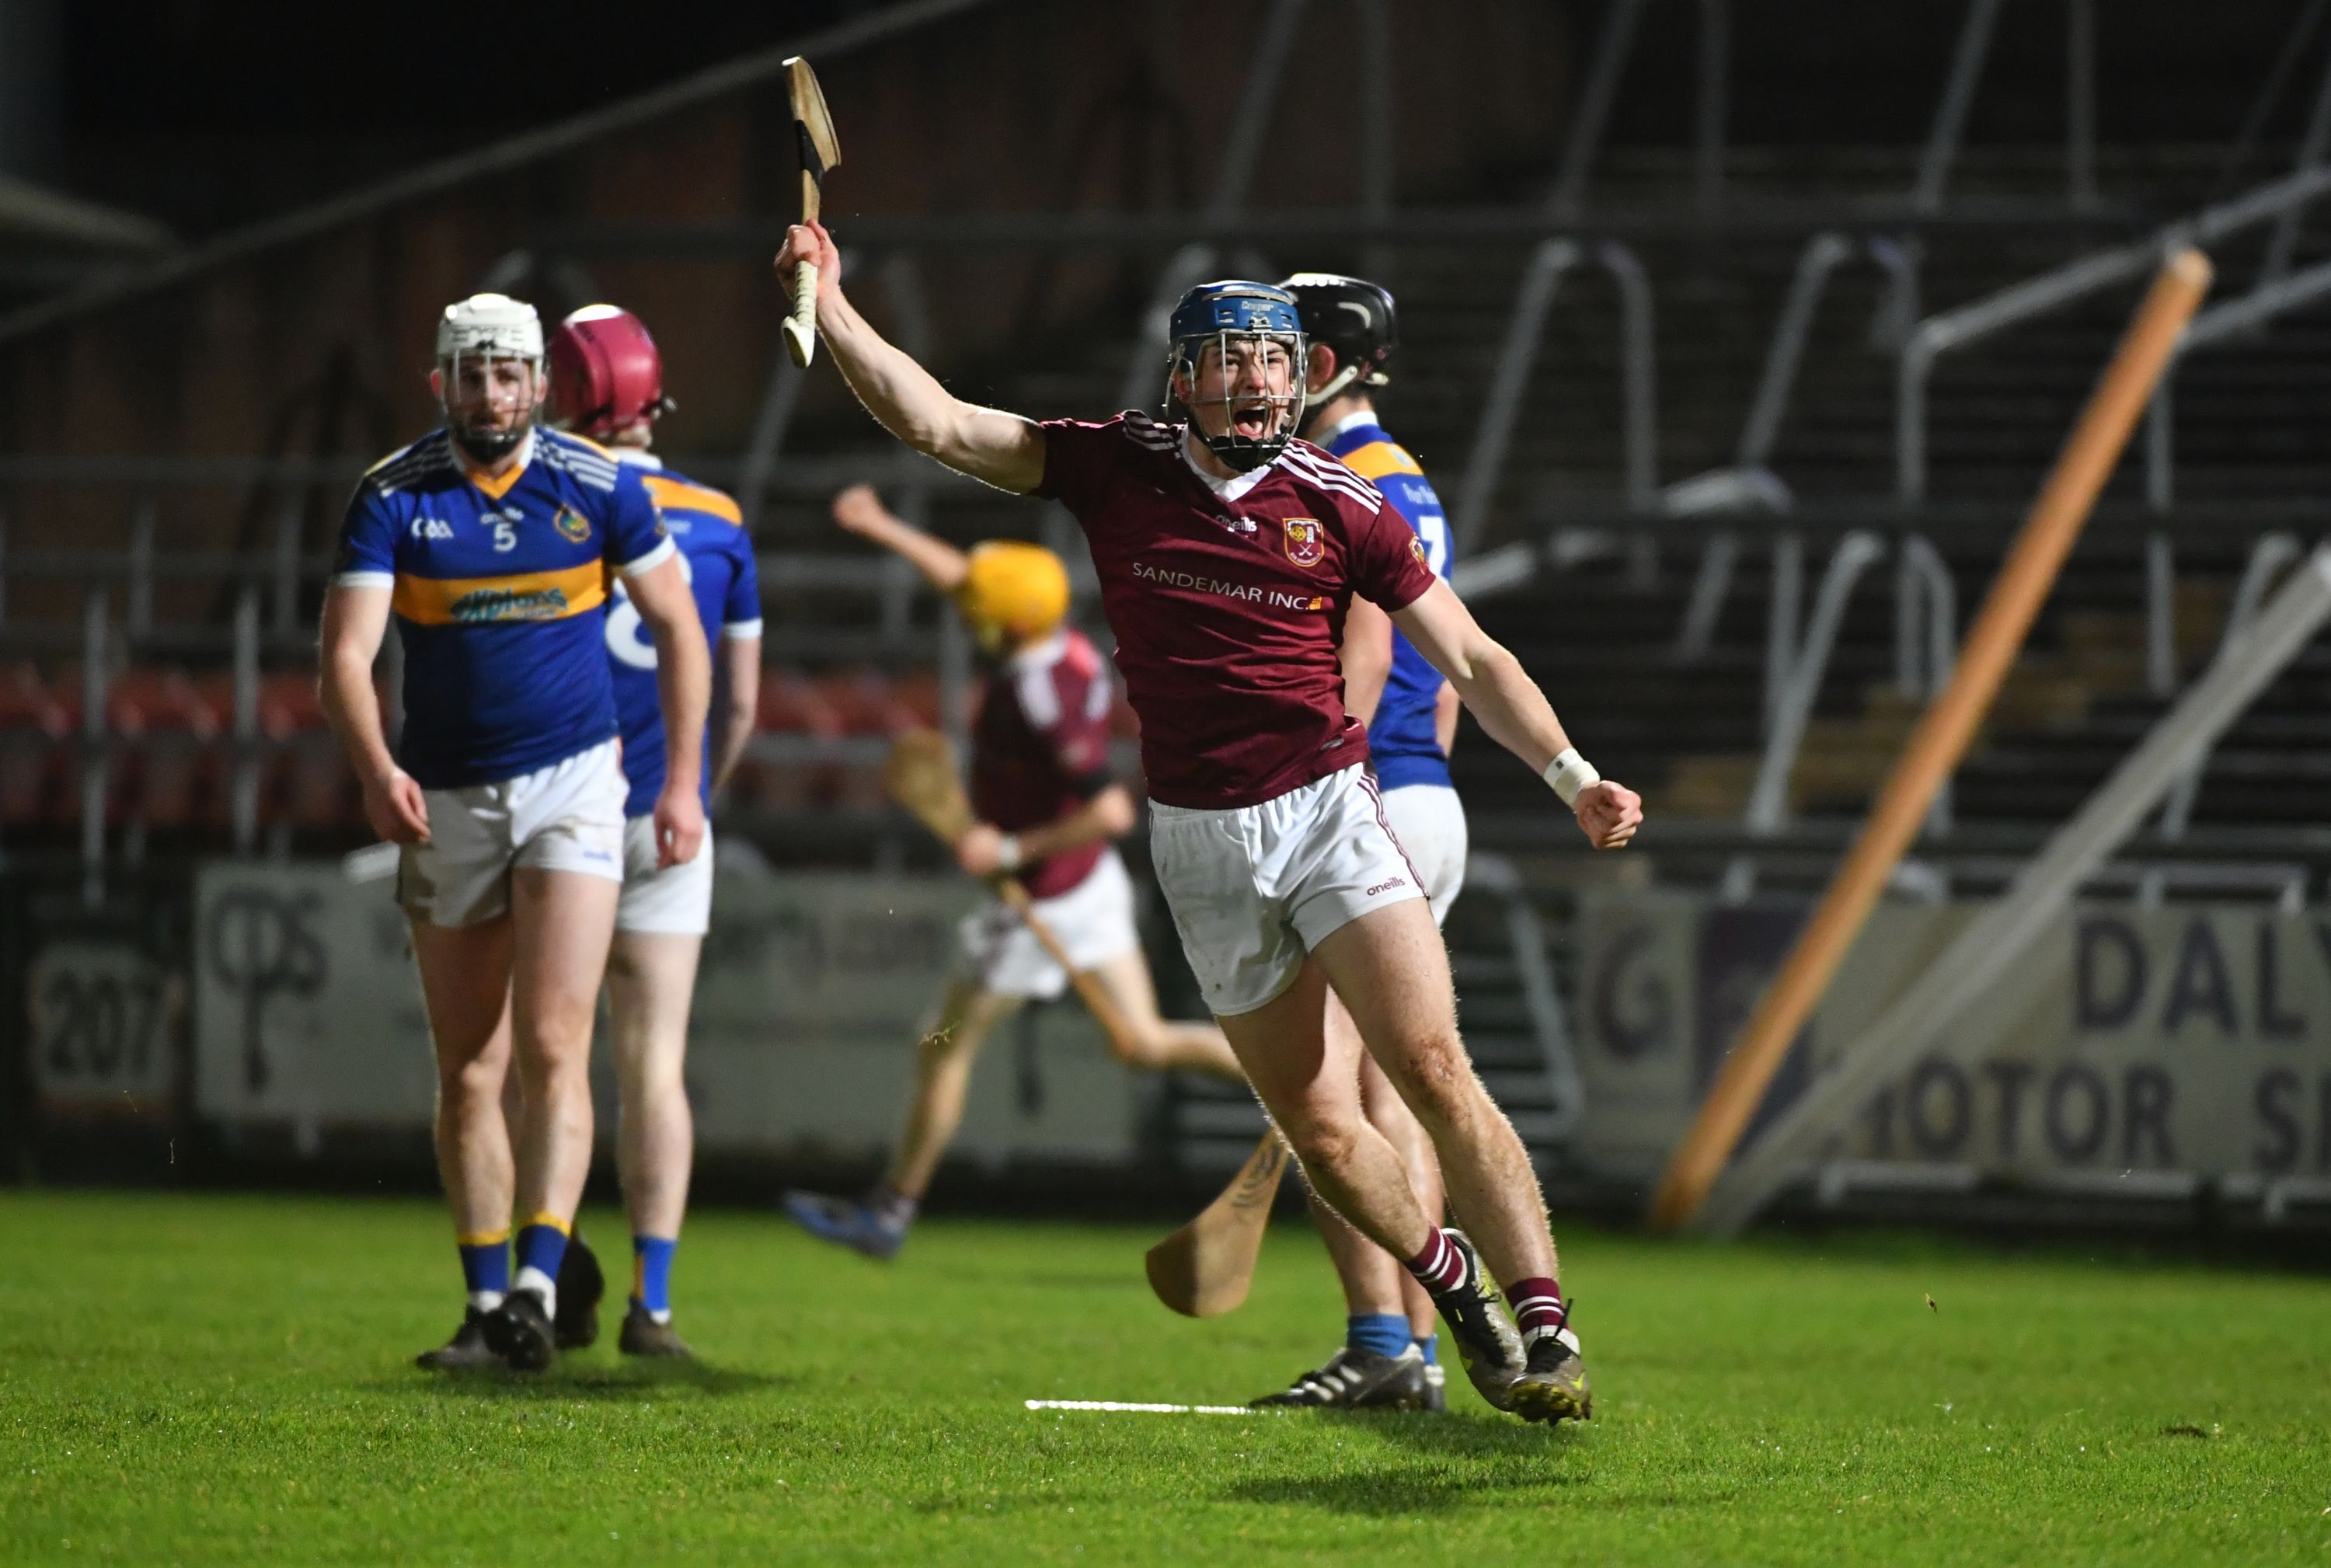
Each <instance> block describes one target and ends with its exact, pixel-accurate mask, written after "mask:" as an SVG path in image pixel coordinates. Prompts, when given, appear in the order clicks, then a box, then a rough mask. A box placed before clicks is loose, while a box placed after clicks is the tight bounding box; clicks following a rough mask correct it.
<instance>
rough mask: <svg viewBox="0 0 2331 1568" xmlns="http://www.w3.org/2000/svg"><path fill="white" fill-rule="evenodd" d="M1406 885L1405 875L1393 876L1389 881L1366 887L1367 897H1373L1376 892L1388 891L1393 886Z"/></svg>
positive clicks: (1400, 886) (1401, 886)
mask: <svg viewBox="0 0 2331 1568" xmlns="http://www.w3.org/2000/svg"><path fill="white" fill-rule="evenodd" d="M1407 886H1408V879H1407V878H1406V877H1394V879H1392V880H1391V881H1389V882H1378V883H1377V884H1376V885H1375V887H1373V888H1370V889H1368V897H1369V898H1375V896H1376V895H1377V894H1378V893H1389V892H1391V891H1392V890H1393V889H1394V888H1405V887H1407Z"/></svg>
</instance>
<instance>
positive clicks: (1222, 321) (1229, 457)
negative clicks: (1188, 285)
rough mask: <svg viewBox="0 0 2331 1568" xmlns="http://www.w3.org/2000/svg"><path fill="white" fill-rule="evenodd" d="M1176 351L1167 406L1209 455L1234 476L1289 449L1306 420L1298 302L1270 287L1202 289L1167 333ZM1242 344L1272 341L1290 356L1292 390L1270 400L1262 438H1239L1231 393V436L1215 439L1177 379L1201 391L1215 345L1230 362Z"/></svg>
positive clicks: (1226, 418)
mask: <svg viewBox="0 0 2331 1568" xmlns="http://www.w3.org/2000/svg"><path fill="white" fill-rule="evenodd" d="M1166 332H1167V335H1168V336H1169V337H1171V338H1172V339H1173V352H1172V354H1171V355H1170V356H1168V357H1167V359H1166V407H1167V408H1168V409H1169V410H1175V411H1178V412H1179V413H1180V414H1181V415H1182V417H1184V418H1185V419H1187V420H1188V421H1189V423H1190V432H1191V433H1192V434H1193V435H1194V436H1196V437H1197V438H1198V439H1199V440H1200V441H1202V442H1205V444H1206V450H1207V451H1211V452H1213V454H1214V456H1215V457H1217V458H1219V459H1221V460H1222V461H1223V463H1225V464H1226V465H1228V466H1229V467H1230V468H1231V469H1232V470H1235V471H1237V472H1239V473H1245V472H1247V471H1249V470H1252V469H1258V468H1261V466H1262V465H1263V464H1264V463H1267V462H1269V461H1270V460H1271V459H1273V458H1275V457H1277V456H1278V455H1279V454H1280V452H1281V451H1284V450H1285V449H1286V446H1287V443H1288V442H1289V441H1290V440H1291V439H1293V437H1294V435H1295V430H1296V426H1297V425H1298V424H1299V423H1301V421H1302V417H1303V386H1304V376H1303V321H1302V318H1301V316H1300V315H1299V313H1298V312H1297V310H1296V308H1295V296H1294V295H1292V294H1289V292H1288V291H1287V290H1284V289H1280V288H1277V287H1275V286H1273V285H1271V284H1269V283H1248V282H1240V281H1236V280H1230V281H1224V282H1219V283H1201V284H1199V285H1198V286H1197V287H1196V288H1194V289H1193V290H1190V291H1189V292H1188V293H1186V294H1185V295H1183V296H1182V299H1181V302H1180V303H1179V304H1177V305H1175V307H1174V315H1173V318H1172V319H1171V320H1170V321H1169V322H1168V324H1167V327H1166ZM1235 341H1251V342H1258V343H1260V342H1271V343H1276V344H1278V345H1279V346H1280V347H1281V348H1282V349H1284V350H1285V352H1286V355H1287V374H1288V379H1287V390H1286V391H1285V392H1284V393H1266V394H1265V395H1264V396H1263V398H1262V400H1261V401H1262V404H1263V409H1262V413H1263V427H1262V433H1261V434H1260V435H1242V434H1241V433H1240V432H1239V428H1238V419H1237V410H1236V408H1235V406H1234V404H1235V402H1236V401H1237V400H1233V399H1232V397H1230V396H1229V395H1228V394H1227V392H1225V394H1224V395H1223V400H1222V406H1223V433H1222V434H1220V435H1213V434H1210V433H1208V432H1207V431H1206V429H1205V427H1204V425H1203V424H1201V423H1199V422H1198V419H1197V417H1196V415H1195V414H1194V413H1192V412H1191V411H1190V409H1189V407H1188V406H1187V405H1186V404H1185V403H1184V402H1183V400H1182V398H1181V396H1180V395H1179V394H1177V393H1175V390H1174V377H1175V375H1176V374H1177V373H1180V372H1183V371H1185V370H1186V371H1187V372H1188V374H1189V376H1190V379H1191V382H1192V384H1193V390H1195V383H1196V381H1197V375H1198V358H1199V356H1200V354H1201V353H1202V352H1203V351H1204V349H1205V347H1206V346H1207V345H1208V344H1212V345H1213V346H1214V347H1217V348H1219V349H1220V350H1221V351H1222V353H1223V357H1224V358H1226V359H1227V358H1228V357H1229V355H1230V350H1231V345H1232V343H1233V342H1235Z"/></svg>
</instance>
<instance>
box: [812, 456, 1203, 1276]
mask: <svg viewBox="0 0 2331 1568" xmlns="http://www.w3.org/2000/svg"><path fill="white" fill-rule="evenodd" d="M833 517H834V520H835V521H836V522H838V523H840V524H841V525H842V527H844V528H845V529H847V530H848V531H850V532H851V533H852V534H855V535H857V536H858V537H860V538H862V539H867V540H871V542H873V543H875V544H878V545H880V546H883V547H884V548H886V549H890V550H895V551H897V552H898V553H899V555H900V556H905V557H906V558H907V559H908V560H909V561H910V562H912V563H913V564H914V566H915V568H916V569H917V570H918V571H919V572H921V573H922V575H923V576H924V577H925V578H926V579H928V581H929V583H930V584H931V586H933V587H934V588H937V590H938V591H939V592H940V593H942V594H948V595H950V596H951V597H953V598H954V600H955V601H956V606H957V607H958V608H959V609H960V610H961V611H962V613H963V618H964V621H965V622H966V624H968V625H969V626H970V628H971V631H972V635H973V636H974V638H975V639H976V641H978V643H979V648H980V653H981V656H982V658H983V660H985V662H986V663H987V665H988V666H989V669H988V679H987V690H986V694H985V696H984V697H983V698H981V699H980V704H979V716H978V717H977V718H976V719H975V720H974V721H973V724H972V734H971V803H972V807H973V809H974V810H975V811H976V812H977V813H979V817H980V820H979V821H978V822H974V823H973V824H972V826H971V829H970V831H968V832H966V833H965V834H964V835H963V837H962V838H961V839H959V840H958V841H956V845H955V852H956V860H958V861H959V862H961V864H962V866H963V869H964V870H966V871H968V872H970V873H971V874H972V875H973V876H975V877H991V876H994V875H996V874H997V873H999V872H1001V873H1004V874H1008V875H1012V876H1016V877H1018V878H1019V879H1020V880H1021V882H1022V883H1023V885H1024V886H1025V887H1026V888H1027V889H1028V891H1029V892H1030V893H1031V894H1032V895H1033V896H1034V898H1035V911H1034V912H1035V915H1036V917H1037V918H1038V919H1040V920H1042V921H1043V923H1044V924H1045V926H1046V927H1048V928H1050V929H1051V931H1053V932H1055V933H1056V934H1057V935H1058V936H1059V937H1060V940H1061V945H1062V946H1063V947H1064V948H1066V950H1067V952H1068V955H1069V957H1070V960H1071V961H1072V962H1073V963H1074V964H1075V965H1076V966H1077V968H1078V969H1079V970H1080V972H1082V973H1085V974H1090V975H1092V976H1093V978H1095V979H1096V980H1098V981H1099V982H1100V984H1101V987H1102V989H1103V990H1105V991H1106V992H1108V995H1109V999H1110V1001H1112V1002H1113V1003H1115V1004H1116V1007H1117V1012H1118V1017H1120V1018H1121V1019H1123V1020H1124V1022H1125V1023H1126V1025H1127V1031H1126V1037H1125V1038H1124V1039H1123V1040H1121V1041H1120V1040H1118V1039H1116V1038H1114V1037H1112V1039H1111V1040H1110V1042H1109V1043H1110V1045H1111V1047H1112V1048H1113V1049H1115V1050H1117V1051H1118V1060H1122V1061H1123V1062H1124V1063H1125V1065H1126V1066H1127V1067H1131V1068H1143V1069H1151V1070H1163V1069H1168V1068H1185V1069H1192V1070H1194V1071H1197V1072H1205V1073H1212V1074H1213V1075H1215V1076H1216V1077H1219V1078H1228V1079H1239V1077H1240V1074H1239V1066H1238V1061H1237V1059H1236V1058H1234V1057H1232V1054H1231V1049H1230V1047H1229V1046H1228V1045H1227V1044H1225V1043H1224V1042H1223V1036H1222V1032H1221V1031H1219V1030H1217V1029H1215V1028H1214V1027H1213V1025H1212V1024H1205V1023H1173V1022H1167V1021H1166V1020H1165V1019H1163V1018H1160V1017H1159V1016H1158V1014H1157V992H1156V987H1155V986H1154V985H1153V984H1151V983H1150V979H1149V963H1148V960H1146V958H1144V957H1143V956H1142V953H1141V936H1140V933H1139V932H1138V930H1137V928H1136V927H1135V925H1134V918H1133V884H1132V882H1131V881H1129V880H1128V879H1127V877H1126V874H1125V863H1124V862H1123V861H1121V860H1118V858H1117V851H1115V850H1114V849H1112V848H1110V847H1109V841H1110V840H1112V839H1118V838H1122V837H1123V836H1124V835H1125V834H1127V833H1128V832H1132V830H1133V823H1134V809H1133V797H1132V796H1131V795H1130V794H1127V792H1126V788H1125V786H1124V785H1123V784H1119V783H1118V781H1117V777H1116V775H1115V774H1114V773H1113V772H1112V771H1111V769H1110V767H1109V764H1108V718H1109V712H1110V709H1111V708H1113V707H1114V706H1115V698H1116V695H1117V692H1116V686H1115V684H1114V683H1113V682H1112V681H1111V680H1110V679H1109V678H1108V667H1107V665H1105V664H1104V663H1103V662H1102V660H1101V656H1100V654H1099V652H1098V651H1096V650H1095V649H1094V648H1093V645H1092V643H1091V642H1090V641H1089V640H1088V639H1087V638H1086V636H1085V634H1084V633H1083V632H1079V631H1078V630H1076V629H1075V628H1074V627H1072V626H1069V625H1066V624H1065V623H1064V622H1066V620H1067V617H1068V611H1069V574H1068V571H1067V569H1066V568H1065V567H1063V566H1062V565H1061V558H1060V557H1059V556H1055V555H1053V554H1052V552H1051V551H1050V550H1047V549H1044V548H1042V547H1041V546H1036V545H1026V544H1021V543H1019V542H1017V541H1016V540H1011V539H990V540H988V541H987V542H986V543H985V544H983V545H980V546H976V547H975V548H974V549H972V550H971V551H970V552H969V553H968V554H966V552H964V551H962V550H958V549H956V547H955V546H953V545H950V544H948V543H947V541H946V540H945V539H940V538H935V537H932V536H931V535H929V534H927V533H925V532H923V531H922V530H921V529H920V528H918V527H913V526H912V525H910V524H909V523H907V522H906V521H904V520H903V519H901V518H896V517H893V516H891V515H890V509H889V508H886V507H885V506H883V504H882V501H881V498H880V497H879V496H877V495H876V494H875V493H874V492H873V490H871V489H869V488H868V487H866V486H864V485H853V486H852V487H851V488H850V489H846V490H844V491H842V493H841V494H840V495H838V496H836V497H834V498H833ZM961 938H962V944H963V957H962V964H961V967H960V968H959V969H958V971H957V972H956V975H955V977H954V979H953V981H952V982H951V983H950V984H949V985H948V986H947V994H946V996H945V997H944V998H943V999H942V1000H941V1002H940V1003H939V1009H938V1014H937V1017H936V1018H935V1019H934V1020H933V1021H932V1022H931V1025H930V1027H929V1028H928V1029H926V1030H924V1031H923V1035H922V1040H921V1042H920V1043H919V1044H918V1046H917V1048H916V1051H915V1087H914V1092H913V1094H912V1095H911V1096H910V1097H909V1100H908V1102H907V1116H906V1122H905V1125H904V1126H902V1127H901V1128H900V1129H899V1146H898V1147H897V1148H896V1149H894V1150H893V1151H891V1155H890V1169H889V1170H888V1171H886V1172H885V1173H884V1174H883V1177H882V1180H881V1181H880V1182H879V1183H876V1184H875V1187H874V1190H873V1191H872V1192H871V1193H867V1194H866V1195H865V1196H864V1197H863V1198H841V1197H832V1196H828V1195H826V1194H823V1193H787V1194H786V1195H785V1212H787V1213H789V1214H791V1215H792V1216H793V1217H794V1221H796V1222H797V1223H799V1224H800V1225H801V1226H802V1228H803V1229H804V1230H806V1231H809V1232H810V1233H811V1234H812V1235H814V1236H820V1237H823V1238H824V1239H825V1240H828V1241H834V1242H839V1243H840V1244H842V1246H845V1247H854V1248H856V1249H857V1250H859V1251H861V1252H863V1253H865V1254H866V1255H867V1256H868V1257H870V1258H884V1259H887V1258H889V1257H890V1256H892V1255H893V1254H895V1253H896V1252H897V1251H898V1250H899V1247H900V1246H901V1245H903V1244H904V1243H905V1241H906V1239H907V1228H908V1226H909V1224H910V1223H911V1222H912V1221H913V1220H914V1217H915V1211H916V1210H917V1209H918V1207H919V1206H920V1205H921V1202H922V1199H923V1194H924V1193H925V1192H926V1191H928V1189H929V1187H930V1184H931V1176H932V1174H934V1173H935V1172H936V1171H937V1168H938V1163H939V1156H940V1155H942V1154H944V1153H946V1151H947V1141H948V1140H949V1139H950V1138H952V1137H954V1136H955V1131H956V1127H957V1126H960V1125H961V1123H962V1121H963V1101H964V1092H965V1090H966V1088H967V1087H968V1086H969V1084H970V1080H971V1064H972V1060H973V1059H974V1058H975V1057H976V1056H977V1055H978V1054H979V1048H980V1046H981V1044H982V1043H983V1042H984V1041H985V1040H986V1039H987V1037H988V1036H989V1035H990V1034H991V1033H993V1032H994V1030H995V1026H996V1025H997V1024H999V1023H1002V1022H1004V1020H1005V1019H1006V1018H1009V1017H1010V1016H1011V1015H1012V1013H1013V1011H1014V1010H1015V1009H1017V1008H1018V1007H1019V1006H1020V1004H1021V1003H1023V1001H1025V1000H1027V999H1028V998H1030V997H1051V996H1058V995H1059V994H1060V993H1061V991H1062V990H1063V989H1065V988H1066V987H1067V985H1068V984H1069V974H1068V971H1066V970H1064V969H1062V968H1061V965H1059V964H1058V963H1057V962H1055V961H1054V960H1053V958H1052V956H1051V955H1050V954H1048V953H1047V952H1045V951H1044V948H1043V946H1042V943H1041V942H1040V941H1039V940H1038V938H1037V936H1036V934H1035V933H1034V932H1033V931H1032V930H1031V929H1029V927H1028V924H1027V922H1026V921H1024V920H1023V919H1022V918H1021V917H1020V916H1019V914H1018V913H1017V912H1016V911H1014V910H1013V908H1012V907H1011V906H1010V905H1008V904H1006V903H1004V900H1003V899H1001V898H994V897H992V896H991V897H990V898H988V899H987V901H986V903H985V905H983V906H982V907H981V908H979V909H977V910H975V911H974V912H973V914H972V915H971V917H969V918H968V919H966V920H965V921H964V923H963V930H962V932H961Z"/></svg>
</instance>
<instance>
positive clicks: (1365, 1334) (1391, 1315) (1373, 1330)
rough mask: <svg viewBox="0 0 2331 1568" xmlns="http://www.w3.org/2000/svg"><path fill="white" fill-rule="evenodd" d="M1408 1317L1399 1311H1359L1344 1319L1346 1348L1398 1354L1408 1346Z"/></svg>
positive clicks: (1380, 1353) (1381, 1353)
mask: <svg viewBox="0 0 2331 1568" xmlns="http://www.w3.org/2000/svg"><path fill="white" fill-rule="evenodd" d="M1408 1340H1409V1334H1408V1319H1407V1317H1406V1316H1403V1314H1401V1313H1397V1312H1358V1313H1354V1314H1353V1315H1352V1316H1349V1317H1346V1319H1344V1348H1345V1349H1346V1350H1372V1351H1374V1352H1375V1353H1376V1354H1378V1355H1398V1354H1400V1353H1401V1352H1402V1351H1403V1350H1406V1349H1407V1348H1408Z"/></svg>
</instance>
